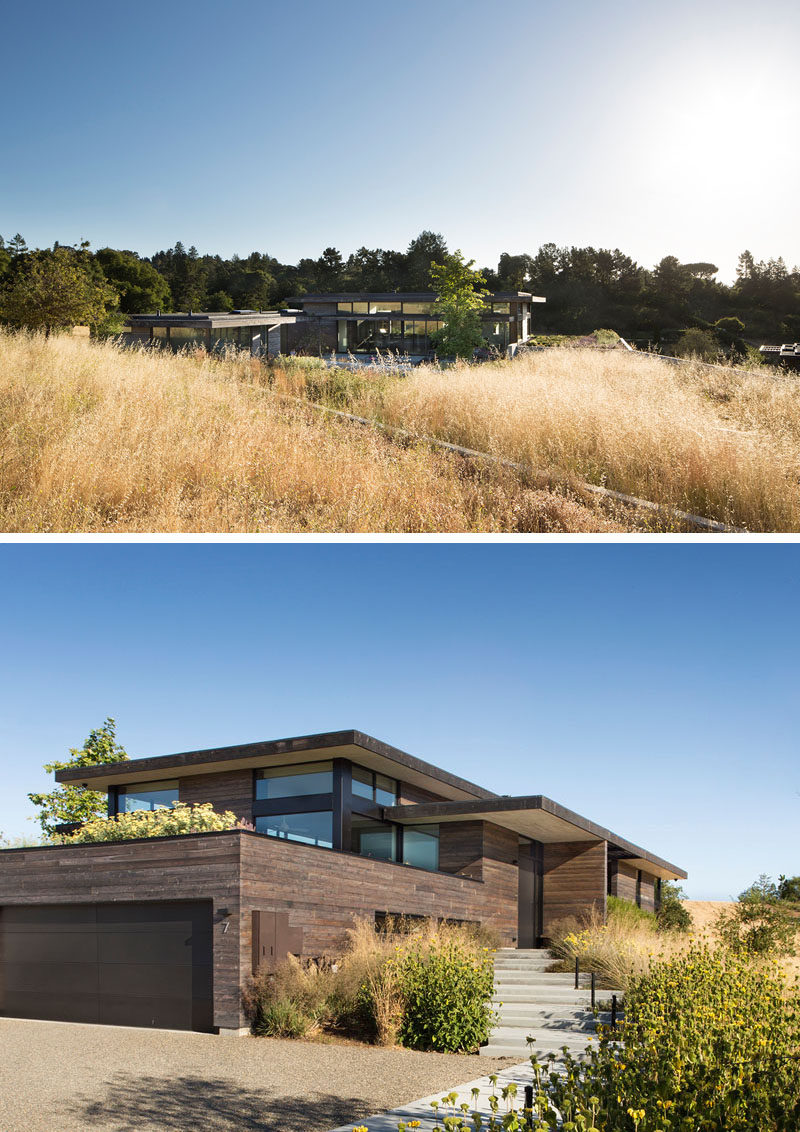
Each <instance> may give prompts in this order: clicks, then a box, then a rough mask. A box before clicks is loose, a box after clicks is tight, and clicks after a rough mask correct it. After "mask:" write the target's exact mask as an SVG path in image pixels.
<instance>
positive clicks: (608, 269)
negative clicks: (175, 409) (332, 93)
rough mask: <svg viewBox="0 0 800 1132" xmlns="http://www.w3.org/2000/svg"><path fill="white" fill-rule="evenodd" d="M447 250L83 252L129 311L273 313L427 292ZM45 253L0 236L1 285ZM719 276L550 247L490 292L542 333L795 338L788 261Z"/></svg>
mask: <svg viewBox="0 0 800 1132" xmlns="http://www.w3.org/2000/svg"><path fill="white" fill-rule="evenodd" d="M56 247H58V245H56ZM54 250H55V249H54ZM447 253H448V248H447V245H446V243H445V241H444V240H443V238H442V237H441V235H439V234H437V233H435V232H430V231H424V232H422V233H420V235H419V236H417V238H416V239H414V240H412V241H411V243H410V244H409V246H408V248H407V249H406V251H404V252H399V251H385V250H384V249H382V248H372V249H370V248H359V250H358V251H357V252H355V253H353V254H352V255H350V256H348V257H347V259H344V258H343V257H342V255H341V253H340V252H339V251H337V249H336V248H326V249H325V250H324V251H323V253H322V255H321V256H320V257H319V259H301V260H300V261H299V262H298V263H297V264H286V263H281V262H280V261H279V260H277V259H275V258H274V257H273V256H270V255H267V254H266V253H262V252H252V253H251V254H250V255H248V256H246V257H244V258H240V257H239V256H231V257H230V258H229V259H223V257H222V256H219V255H200V254H199V252H198V251H197V249H196V248H195V247H190V248H188V249H186V248H185V247H184V245H183V244H182V243H177V244H175V246H174V247H173V248H168V249H167V250H166V251H160V252H156V254H155V255H153V256H150V257H145V256H140V255H138V254H137V253H136V252H132V251H126V250H118V249H114V248H101V249H100V250H98V251H96V252H91V251H89V249H88V246H87V245H85V244H84V245H81V247H80V248H78V249H76V255H80V256H81V258H82V261H83V263H84V264H88V263H89V262H90V263H91V269H92V271H93V272H96V273H97V276H98V277H99V278H104V279H105V280H106V281H107V282H108V284H110V286H111V287H112V288H113V289H114V291H115V292H116V293H117V295H118V296H119V299H118V311H119V312H121V313H122V314H133V313H141V312H146V311H154V310H158V309H161V310H164V311H169V310H190V309H191V310H233V309H234V308H237V309H238V308H252V309H256V310H260V309H264V310H268V309H275V308H277V307H281V306H284V305H285V304H286V302H287V300H288V299H290V298H291V297H292V296H299V295H302V294H305V293H307V292H311V291H425V290H428V289H430V266H431V262H432V261H436V262H441V261H442V259H443V257H444V256H445V255H446V254H447ZM43 254H47V253H46V252H44V253H43V252H41V251H39V252H33V251H32V250H29V249H28V248H27V246H26V243H25V240H24V239H23V237H22V236H21V235H19V234H17V235H16V236H14V237H13V239H9V240H3V238H2V237H0V289H2V288H3V286H4V285H6V284H7V283H8V282H9V281H10V280H12V279H13V278H14V276H15V274H16V273H17V272H19V271H20V270H22V269H23V268H24V266H25V263H26V260H28V259H29V257H31V256H33V255H38V256H41V255H43ZM717 270H718V269H717V267H716V266H715V265H714V264H713V263H680V262H679V261H678V259H676V257H675V256H665V257H664V258H663V259H662V260H661V261H660V263H658V264H657V265H656V266H655V267H654V268H652V269H648V268H644V267H642V266H640V265H639V264H638V263H636V262H635V261H634V260H633V259H631V258H630V256H627V255H625V254H624V253H623V252H621V251H620V250H619V249H618V248H615V249H613V250H609V249H607V248H591V247H589V248H577V247H569V248H568V247H557V246H556V245H555V244H543V245H542V247H540V248H539V250H538V251H537V252H536V254H535V255H528V254H526V253H523V254H520V255H510V254H509V253H507V252H504V253H503V254H502V255H501V256H500V262H499V263H498V265H497V269H496V270H493V269H491V268H488V267H487V268H484V269H483V273H484V275H485V277H486V284H487V286H488V287H489V289H490V290H492V291H514V290H521V291H533V292H534V294H538V295H543V296H544V297H545V298H546V299H547V304H546V305H544V306H538V307H536V308H535V311H534V331H535V332H540V333H563V334H583V333H588V332H590V331H592V330H594V329H596V328H598V327H609V328H611V329H613V330H616V331H617V332H618V333H620V334H622V335H625V336H628V337H632V338H635V337H637V336H644V337H651V338H653V339H655V340H659V339H661V338H667V339H668V338H669V337H670V336H673V335H677V333H678V332H679V331H681V330H685V329H687V328H690V327H700V328H702V329H712V328H714V327H716V326H717V324H718V323H719V322H720V320H724V321H723V322H722V328H724V329H725V330H727V332H728V333H729V334H733V333H736V334H737V335H741V336H742V337H744V338H746V339H750V340H751V341H754V340H763V341H767V340H770V341H797V340H798V339H800V270H798V268H797V267H795V268H794V269H793V270H791V271H789V270H788V269H787V267H786V264H785V263H784V261H783V259H782V258H778V259H770V260H768V261H763V260H760V261H757V260H756V259H755V257H754V256H753V255H752V254H751V253H750V252H749V251H745V252H742V254H741V255H740V256H739V264H738V268H737V272H736V281H735V282H734V283H733V284H732V285H731V286H728V285H726V284H724V283H720V282H719V281H717V280H716V278H715V276H716V274H717ZM735 320H738V322H736V321H735ZM739 323H741V324H742V325H741V326H739Z"/></svg>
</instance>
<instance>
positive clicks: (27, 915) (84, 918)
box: [3, 904, 97, 934]
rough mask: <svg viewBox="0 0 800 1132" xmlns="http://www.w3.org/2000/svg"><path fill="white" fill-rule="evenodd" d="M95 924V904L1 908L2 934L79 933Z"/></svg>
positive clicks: (24, 905)
mask: <svg viewBox="0 0 800 1132" xmlns="http://www.w3.org/2000/svg"><path fill="white" fill-rule="evenodd" d="M96 923H97V905H96V904H18V905H14V906H13V907H6V908H3V930H4V932H15V931H28V930H30V929H31V928H33V929H34V930H35V931H38V932H53V933H56V934H58V933H59V932H81V931H86V927H87V925H90V926H91V929H92V930H94V926H95V924H96Z"/></svg>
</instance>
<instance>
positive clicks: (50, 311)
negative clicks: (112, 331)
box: [0, 247, 118, 334]
mask: <svg viewBox="0 0 800 1132" xmlns="http://www.w3.org/2000/svg"><path fill="white" fill-rule="evenodd" d="M117 299H118V296H117V292H116V290H115V289H114V288H113V287H112V286H111V285H110V284H109V283H108V282H107V281H106V279H105V277H104V276H103V273H102V271H101V269H100V267H99V265H98V264H96V263H94V262H93V261H92V259H91V257H90V256H88V255H87V254H86V253H85V252H84V251H76V250H75V249H74V248H64V247H59V248H55V249H54V250H53V251H38V252H30V253H28V254H26V255H22V256H17V257H16V259H15V260H14V262H13V263H12V266H11V270H10V272H9V276H8V279H7V282H6V284H5V286H4V287H3V289H2V291H0V318H3V319H5V321H6V322H8V323H10V324H11V325H12V326H18V327H27V328H28V329H29V330H44V331H46V332H47V333H48V334H49V333H50V331H51V330H64V329H67V328H69V327H72V326H75V325H76V324H78V323H81V324H84V323H88V324H89V325H90V326H97V325H98V324H99V323H101V322H102V321H103V319H104V318H105V317H106V315H107V314H108V312H109V310H112V309H113V308H114V307H115V306H116V304H117Z"/></svg>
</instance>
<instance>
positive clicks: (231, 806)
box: [178, 768, 253, 821]
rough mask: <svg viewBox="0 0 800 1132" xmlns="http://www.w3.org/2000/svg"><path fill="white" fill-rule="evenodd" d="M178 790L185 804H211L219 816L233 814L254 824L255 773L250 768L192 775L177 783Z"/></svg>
mask: <svg viewBox="0 0 800 1132" xmlns="http://www.w3.org/2000/svg"><path fill="white" fill-rule="evenodd" d="M178 787H179V790H180V800H181V801H182V802H187V803H189V804H196V803H198V802H211V804H212V805H213V807H214V809H215V810H216V811H217V813H222V812H223V810H232V811H233V813H235V814H236V816H237V818H241V819H243V820H245V821H252V820H253V771H252V770H250V769H248V768H245V769H243V770H225V771H221V772H217V773H215V774H190V775H187V776H186V777H185V778H180V779H179V780H178Z"/></svg>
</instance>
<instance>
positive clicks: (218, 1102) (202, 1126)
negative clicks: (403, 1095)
mask: <svg viewBox="0 0 800 1132" xmlns="http://www.w3.org/2000/svg"><path fill="white" fill-rule="evenodd" d="M312 1090H313V1082H309V1096H308V1099H304V1098H301V1097H278V1096H272V1095H270V1093H269V1092H267V1091H266V1090H265V1091H260V1090H255V1089H247V1088H243V1087H241V1086H238V1085H236V1084H234V1083H233V1082H232V1081H226V1080H222V1079H218V1080H209V1079H208V1078H205V1077H166V1078H165V1077H138V1076H133V1075H129V1074H125V1073H118V1074H116V1075H115V1076H114V1077H113V1078H111V1080H110V1081H109V1082H108V1093H107V1095H106V1096H105V1097H104V1098H103V1099H102V1100H97V1099H93V1100H91V1101H87V1102H86V1103H81V1102H80V1101H76V1102H73V1104H72V1105H71V1109H72V1115H73V1116H74V1118H75V1119H76V1122H77V1121H78V1120H80V1121H82V1122H83V1123H81V1124H78V1123H76V1127H86V1128H103V1129H106V1130H108V1132H143V1130H146V1132H156V1130H158V1132H186V1130H187V1129H197V1130H198V1132H216V1130H217V1129H226V1130H230V1129H234V1128H235V1129H239V1130H243V1132H285V1130H286V1129H294V1128H296V1129H302V1130H303V1132H328V1129H330V1128H336V1127H338V1126H339V1125H341V1124H349V1123H351V1122H352V1123H354V1124H357V1123H358V1122H359V1121H360V1120H363V1119H364V1118H365V1117H367V1116H368V1115H369V1114H370V1112H371V1111H372V1110H371V1109H370V1107H369V1105H368V1104H367V1102H365V1101H364V1100H358V1099H356V1098H354V1097H351V1098H346V1097H337V1096H331V1095H325V1094H319V1093H317V1094H315V1093H313V1091H312Z"/></svg>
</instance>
